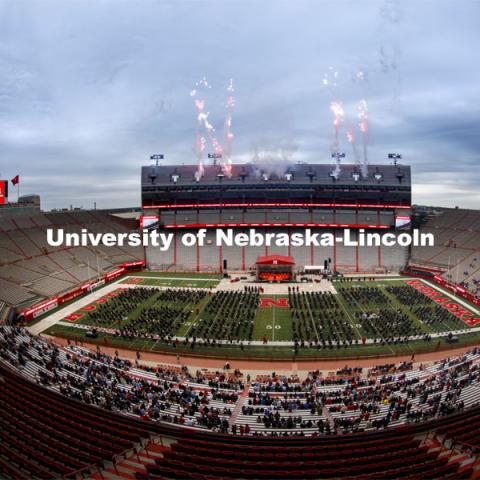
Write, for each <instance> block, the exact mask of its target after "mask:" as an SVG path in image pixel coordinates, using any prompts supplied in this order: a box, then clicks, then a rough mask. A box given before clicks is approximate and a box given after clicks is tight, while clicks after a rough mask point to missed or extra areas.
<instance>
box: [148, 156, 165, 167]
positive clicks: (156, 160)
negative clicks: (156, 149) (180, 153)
mask: <svg viewBox="0 0 480 480" xmlns="http://www.w3.org/2000/svg"><path fill="white" fill-rule="evenodd" d="M164 158H165V155H164V154H163V153H155V154H154V155H150V160H155V166H157V167H158V161H159V160H163V159H164Z"/></svg>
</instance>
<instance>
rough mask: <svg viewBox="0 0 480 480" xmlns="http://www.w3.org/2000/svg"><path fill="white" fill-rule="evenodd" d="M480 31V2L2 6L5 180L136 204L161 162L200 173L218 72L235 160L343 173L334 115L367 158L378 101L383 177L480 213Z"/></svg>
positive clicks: (61, 197) (0, 170)
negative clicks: (337, 112) (195, 93)
mask: <svg viewBox="0 0 480 480" xmlns="http://www.w3.org/2000/svg"><path fill="white" fill-rule="evenodd" d="M479 25H480V2H479V1H477V0H456V1H446V0H445V1H439V0H435V1H434V0H432V1H420V0H411V1H405V0H402V1H385V0H384V1H378V2H376V1H373V0H369V1H355V2H353V1H339V0H335V1H333V0H332V1H321V0H295V1H293V0H292V1H279V0H275V1H274V0H271V1H266V0H253V1H248V0H241V1H228V0H223V1H221V0H216V1H213V0H211V1H200V0H197V1H182V0H171V1H153V0H142V1H137V2H135V1H122V0H112V1H107V0H96V1H94V2H93V1H87V0H84V1H75V0H72V1H68V2H66V1H63V0H57V1H47V0H45V1H35V0H31V1H30V0H29V1H26V0H0V176H1V177H2V178H8V179H10V178H12V177H13V176H15V175H16V174H20V176H21V191H20V193H21V194H23V193H25V194H26V193H38V194H40V195H41V197H42V205H43V207H44V208H46V209H50V208H54V207H66V206H70V205H74V206H83V207H85V208H88V207H92V206H93V202H94V201H96V202H97V207H98V208H109V207H127V206H138V205H139V204H140V193H139V192H140V167H141V165H142V164H149V163H150V160H149V156H150V155H151V154H152V153H156V152H161V153H164V154H165V156H166V161H168V162H169V163H178V162H180V163H182V162H184V163H195V161H196V157H195V152H194V141H195V133H196V113H195V108H194V103H193V99H192V97H191V96H190V92H191V90H192V89H193V88H194V87H195V82H197V81H198V80H199V79H201V78H202V77H203V76H206V77H207V79H208V81H209V83H210V85H211V88H210V89H208V90H206V91H205V92H204V99H205V101H206V110H207V111H209V112H210V116H209V120H210V121H211V123H212V124H213V125H214V126H215V127H216V130H217V133H218V135H219V136H221V131H222V128H223V121H224V114H225V109H224V106H225V98H226V87H227V85H228V82H229V79H230V78H233V79H234V85H235V99H236V105H235V110H234V114H233V125H232V128H233V132H234V134H235V137H234V141H233V148H232V151H233V155H232V159H233V161H234V162H245V161H249V160H251V159H252V158H253V157H254V156H255V152H257V156H258V157H259V158H260V159H262V158H275V157H276V156H279V157H281V156H284V157H285V156H286V157H288V158H289V159H291V160H292V161H299V160H303V161H311V162H328V161H329V160H330V152H331V148H332V143H333V140H334V126H333V115H332V112H331V111H330V109H329V104H330V102H332V101H341V102H342V103H343V106H344V108H345V113H346V120H347V121H346V122H345V124H344V128H343V129H342V130H341V131H340V149H341V150H343V151H345V152H346V154H347V159H346V160H347V161H350V162H352V161H353V160H354V156H353V151H352V147H351V146H350V145H349V144H348V142H347V139H346V128H345V127H346V126H347V125H348V124H351V126H352V128H353V131H354V134H355V138H356V142H357V144H358V145H357V148H358V149H359V151H361V150H362V138H361V135H360V132H359V131H358V119H357V106H358V102H360V100H362V99H364V100H366V101H367V104H368V109H369V112H368V114H369V127H370V132H369V136H368V139H367V141H368V146H367V157H368V159H369V161H370V162H371V163H382V162H385V161H387V159H386V156H387V154H388V153H389V152H399V153H401V154H402V155H403V162H404V163H408V164H410V165H411V166H412V169H413V172H412V173H413V182H414V202H416V203H422V204H430V205H441V206H449V207H453V206H455V205H459V206H461V207H470V208H479V207H480V193H479V192H480V190H479V187H478V185H479V181H480V173H479V171H480V168H479V167H480V161H479V160H480V156H479V151H480V102H479V98H480V95H479V93H480V62H479V57H478V47H479V45H480V28H479ZM335 72H337V74H336V77H335ZM324 80H326V83H327V85H325V81H324ZM207 150H211V148H209V147H207ZM11 192H13V195H12V197H13V199H15V198H16V192H15V189H11Z"/></svg>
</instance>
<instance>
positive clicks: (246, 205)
mask: <svg viewBox="0 0 480 480" xmlns="http://www.w3.org/2000/svg"><path fill="white" fill-rule="evenodd" d="M224 207H226V208H229V207H233V208H249V207H269V208H272V207H300V208H309V207H327V208H372V209H389V210H391V209H402V210H410V209H411V208H412V207H411V205H393V204H375V203H323V202H301V203H298V202H297V203H295V202H265V203H249V202H245V203H234V202H233V203H231V202H228V203H227V202H224V203H166V204H162V205H143V206H142V208H144V209H160V210H167V209H178V208H224Z"/></svg>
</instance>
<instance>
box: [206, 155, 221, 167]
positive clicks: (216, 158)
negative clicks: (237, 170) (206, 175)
mask: <svg viewBox="0 0 480 480" xmlns="http://www.w3.org/2000/svg"><path fill="white" fill-rule="evenodd" d="M207 157H208V158H210V159H213V164H214V165H216V164H217V160H218V159H220V158H222V154H221V153H209V154H208V155H207Z"/></svg>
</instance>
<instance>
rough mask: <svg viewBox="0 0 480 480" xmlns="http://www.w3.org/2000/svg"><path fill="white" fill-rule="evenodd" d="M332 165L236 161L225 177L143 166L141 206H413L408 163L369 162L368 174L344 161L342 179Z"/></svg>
mask: <svg viewBox="0 0 480 480" xmlns="http://www.w3.org/2000/svg"><path fill="white" fill-rule="evenodd" d="M334 169H335V165H333V164H307V163H302V164H291V165H289V166H286V167H283V168H278V169H275V171H271V170H272V169H268V168H262V167H261V166H259V165H254V164H243V165H233V166H232V175H231V176H227V175H225V174H224V173H223V171H222V168H221V167H220V166H218V165H207V166H205V167H204V173H203V175H202V177H201V178H198V175H197V176H196V172H197V166H196V165H165V166H163V165H162V166H144V167H142V205H143V208H146V209H155V208H160V209H168V208H171V207H175V208H182V207H183V208H193V207H200V208H201V207H206V208H209V207H210V208H212V207H213V208H218V207H229V206H232V207H237V208H238V207H239V206H242V205H245V206H248V207H256V206H259V207H261V206H268V207H270V206H271V207H296V206H299V207H305V206H313V207H331V206H339V207H341V206H342V205H344V206H347V207H350V208H351V207H355V206H358V207H359V208H368V207H371V208H380V207H382V206H386V207H387V208H392V207H393V208H395V207H402V208H404V209H405V208H409V207H410V205H411V177H410V167H409V166H407V165H371V166H370V167H369V175H368V177H367V178H362V176H361V174H360V171H359V169H358V167H357V166H356V165H343V166H342V169H341V172H340V174H339V175H338V177H334V176H333V175H332V172H333V171H334ZM269 202H273V203H274V204H271V205H269V204H268V203H269ZM296 202H298V203H301V205H300V204H299V205H296V204H295V203H296Z"/></svg>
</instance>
